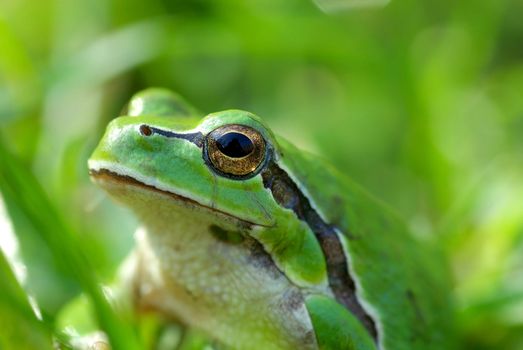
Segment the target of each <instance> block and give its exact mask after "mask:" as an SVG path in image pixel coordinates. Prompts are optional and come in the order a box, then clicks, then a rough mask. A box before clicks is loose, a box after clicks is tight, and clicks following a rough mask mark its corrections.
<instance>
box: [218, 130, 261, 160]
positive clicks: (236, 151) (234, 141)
mask: <svg viewBox="0 0 523 350" xmlns="http://www.w3.org/2000/svg"><path fill="white" fill-rule="evenodd" d="M216 145H217V146H218V149H219V150H220V151H221V152H222V153H223V154H225V155H226V156H229V157H231V158H241V157H245V156H246V155H249V154H250V153H251V152H252V151H253V149H254V145H253V143H252V141H251V139H249V138H248V137H247V136H245V135H244V134H240V133H237V132H230V133H227V134H225V135H223V136H221V137H220V138H219V139H218V140H216Z"/></svg>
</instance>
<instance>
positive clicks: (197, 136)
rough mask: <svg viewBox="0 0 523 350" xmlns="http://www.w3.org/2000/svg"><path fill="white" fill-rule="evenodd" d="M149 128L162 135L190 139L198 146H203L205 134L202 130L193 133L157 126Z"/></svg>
mask: <svg viewBox="0 0 523 350" xmlns="http://www.w3.org/2000/svg"><path fill="white" fill-rule="evenodd" d="M149 129H151V131H152V132H153V134H158V135H162V136H165V137H174V138H177V139H183V140H187V141H190V142H192V143H194V144H195V145H196V146H198V147H202V146H203V134H202V133H201V132H193V133H187V134H182V133H176V132H172V131H169V130H163V129H159V128H155V127H152V126H151V127H149Z"/></svg>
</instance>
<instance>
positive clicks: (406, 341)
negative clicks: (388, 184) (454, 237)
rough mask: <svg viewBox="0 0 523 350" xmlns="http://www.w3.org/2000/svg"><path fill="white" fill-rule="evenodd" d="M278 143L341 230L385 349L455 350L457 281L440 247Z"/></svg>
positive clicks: (319, 163) (328, 169)
mask: <svg viewBox="0 0 523 350" xmlns="http://www.w3.org/2000/svg"><path fill="white" fill-rule="evenodd" d="M279 142H280V143H281V146H282V147H283V149H285V151H283V152H282V156H281V159H280V161H279V163H280V164H281V166H282V167H284V168H285V169H286V170H287V172H288V173H289V174H293V176H294V177H295V178H294V181H295V182H296V183H297V184H298V186H299V187H300V189H301V191H302V192H303V193H304V195H305V196H307V197H308V199H309V201H310V202H311V205H312V206H313V207H314V208H315V209H316V211H317V212H318V213H319V215H320V216H321V217H322V218H323V220H325V222H326V223H327V224H328V225H329V226H331V227H332V228H334V230H335V231H336V232H337V235H338V237H339V239H340V241H341V243H342V246H343V249H344V253H345V256H346V260H347V264H348V273H349V275H350V279H351V280H352V281H354V286H353V288H354V289H355V294H356V298H357V299H358V301H359V303H360V304H361V305H362V307H363V309H364V311H365V312H366V314H367V315H368V316H369V318H370V319H371V322H372V323H373V327H374V328H375V331H376V339H377V341H378V343H379V345H380V346H379V348H381V349H451V348H453V346H452V344H453V336H452V312H451V300H450V292H449V291H450V288H451V283H450V278H449V273H448V270H447V268H446V265H445V262H444V259H443V258H442V256H441V255H440V254H439V253H438V251H437V249H433V247H432V246H431V245H430V244H429V243H428V242H420V241H418V240H417V239H415V238H414V237H413V236H412V235H411V233H410V232H409V230H408V228H407V226H406V224H405V223H404V222H403V221H402V220H401V219H400V218H399V217H398V216H397V215H396V214H395V213H394V212H393V211H392V210H391V209H390V208H388V207H387V206H386V205H385V204H383V203H381V202H379V201H378V200H376V199H374V198H373V197H372V196H370V195H369V194H368V193H366V192H365V191H364V190H363V189H362V188H360V187H359V186H358V185H356V184H354V183H353V182H352V181H350V180H349V179H348V178H347V177H346V176H345V175H344V174H341V173H339V172H338V171H337V170H336V169H334V168H333V167H332V166H331V165H330V164H328V163H327V162H325V161H323V160H321V159H318V157H315V156H313V155H311V154H308V153H306V152H302V151H297V150H296V149H295V148H294V147H293V146H292V145H290V144H289V143H287V142H285V141H282V140H280V141H279ZM326 254H328V252H326ZM347 288H349V286H347Z"/></svg>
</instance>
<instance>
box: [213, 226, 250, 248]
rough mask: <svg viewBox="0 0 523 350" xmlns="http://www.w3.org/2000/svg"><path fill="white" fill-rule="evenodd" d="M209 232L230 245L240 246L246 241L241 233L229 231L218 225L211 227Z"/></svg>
mask: <svg viewBox="0 0 523 350" xmlns="http://www.w3.org/2000/svg"><path fill="white" fill-rule="evenodd" d="M209 232H211V234H212V235H213V236H214V237H215V238H216V239H217V240H219V241H220V242H224V243H229V244H239V243H242V242H243V241H244V239H245V238H244V237H243V235H242V234H241V233H240V232H234V231H229V230H226V229H223V228H221V227H220V226H217V225H211V226H209Z"/></svg>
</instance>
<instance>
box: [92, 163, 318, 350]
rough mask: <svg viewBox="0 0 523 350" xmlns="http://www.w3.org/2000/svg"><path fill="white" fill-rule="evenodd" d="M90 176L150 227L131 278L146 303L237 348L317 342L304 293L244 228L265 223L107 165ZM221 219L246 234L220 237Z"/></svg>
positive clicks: (141, 239) (137, 294)
mask: <svg viewBox="0 0 523 350" xmlns="http://www.w3.org/2000/svg"><path fill="white" fill-rule="evenodd" d="M92 177H93V178H94V179H95V181H97V183H99V184H100V185H101V186H102V187H103V188H104V189H106V190H107V191H108V193H109V194H110V195H111V196H113V197H114V198H116V199H117V200H118V201H120V202H123V204H125V205H127V206H129V207H131V208H132V210H133V211H134V212H135V213H136V214H137V215H138V216H139V218H140V220H141V221H142V222H143V224H144V227H147V230H145V229H142V230H140V231H139V233H138V234H137V237H136V239H137V247H138V248H137V251H136V252H135V272H134V281H133V283H134V285H135V297H136V300H137V301H138V306H139V307H140V308H142V309H147V310H151V309H152V310H156V311H158V312H160V313H161V314H163V315H166V316H167V317H172V318H173V319H180V320H182V321H183V322H184V323H186V324H188V325H190V326H193V327H197V328H200V329H202V330H204V331H207V332H208V333H209V334H215V335H218V336H217V338H218V340H219V341H222V342H224V343H226V344H228V345H230V346H232V347H233V348H238V349H242V348H246V347H245V344H249V349H253V350H254V349H269V350H271V349H275V350H276V349H298V348H299V349H305V350H308V349H311V350H312V349H317V345H316V339H315V335H314V330H313V328H312V324H311V321H310V318H309V316H308V313H307V310H306V307H305V304H304V298H305V294H306V292H303V291H302V290H301V289H300V288H298V287H296V286H294V285H293V284H292V283H290V282H289V280H288V279H287V278H286V277H285V275H284V274H283V273H282V272H281V271H280V270H279V269H278V268H277V267H276V265H275V264H274V262H273V261H272V259H271V258H270V256H269V255H268V254H267V253H266V252H265V251H264V249H263V247H262V246H261V245H260V244H259V243H258V242H256V241H255V240H254V239H252V238H250V237H249V235H247V234H245V233H246V232H247V230H259V229H263V228H262V227H258V226H255V225H252V223H247V222H244V221H241V220H237V219H235V218H233V217H231V216H226V215H224V214H222V213H219V212H214V211H212V210H211V209H209V208H205V207H202V206H200V205H198V204H196V203H194V202H193V201H190V200H183V199H180V198H179V196H176V195H173V194H168V193H165V192H163V191H159V190H155V189H151V188H149V187H147V186H145V185H143V184H139V183H138V182H136V181H132V180H130V179H129V178H126V177H120V176H117V175H115V174H111V173H109V172H104V171H101V172H92ZM216 225H218V226H219V227H220V228H221V229H222V230H227V231H231V232H240V233H243V236H244V239H243V240H242V241H241V242H240V243H236V244H234V243H230V242H224V241H223V240H218V239H216V235H214V234H213V233H212V227H215V226H216ZM231 286H232V287H231ZM231 341H232V343H231Z"/></svg>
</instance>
